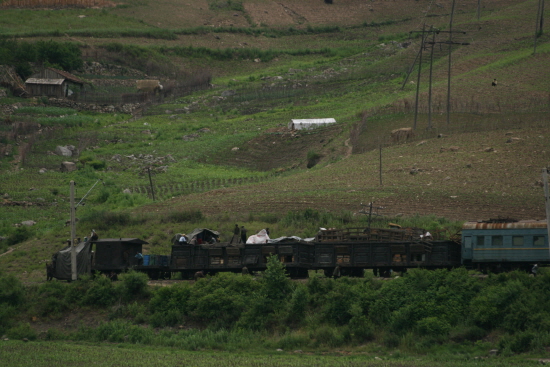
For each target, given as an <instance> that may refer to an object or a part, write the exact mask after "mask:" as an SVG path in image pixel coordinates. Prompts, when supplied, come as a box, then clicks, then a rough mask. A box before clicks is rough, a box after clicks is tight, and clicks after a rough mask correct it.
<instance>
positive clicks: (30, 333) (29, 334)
mask: <svg viewBox="0 0 550 367" xmlns="http://www.w3.org/2000/svg"><path fill="white" fill-rule="evenodd" d="M6 335H7V336H8V338H11V339H23V338H27V339H29V340H36V337H37V334H36V331H35V330H34V329H33V328H32V327H31V325H30V324H29V323H28V322H26V323H20V324H19V325H17V326H15V327H13V328H11V329H9V330H8V331H7V332H6Z"/></svg>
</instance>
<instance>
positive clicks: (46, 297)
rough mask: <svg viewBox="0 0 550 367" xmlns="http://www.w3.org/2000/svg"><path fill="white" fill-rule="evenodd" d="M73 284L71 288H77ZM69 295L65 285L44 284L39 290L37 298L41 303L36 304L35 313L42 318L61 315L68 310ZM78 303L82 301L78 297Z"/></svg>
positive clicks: (57, 283) (56, 283)
mask: <svg viewBox="0 0 550 367" xmlns="http://www.w3.org/2000/svg"><path fill="white" fill-rule="evenodd" d="M76 283H79V282H76ZM76 283H73V284H76ZM73 284H71V285H72V287H70V289H72V288H75V286H74V285H73ZM68 294H69V288H68V287H67V285H66V284H65V283H61V282H47V283H44V284H42V285H41V286H40V288H39V289H38V295H37V297H36V298H37V299H39V300H40V302H37V303H36V311H35V312H37V313H38V314H39V315H41V316H48V315H52V316H57V315H60V314H61V313H62V312H63V311H65V310H66V309H67V308H68V302H67V298H68V297H67V295H68ZM78 301H80V297H78Z"/></svg>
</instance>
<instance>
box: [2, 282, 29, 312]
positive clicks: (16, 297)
mask: <svg viewBox="0 0 550 367" xmlns="http://www.w3.org/2000/svg"><path fill="white" fill-rule="evenodd" d="M24 300H25V288H24V287H23V284H22V283H21V281H19V279H17V278H16V277H15V276H14V275H12V274H8V275H3V276H1V277H0V308H1V307H5V306H6V305H7V306H19V305H21V304H23V301H24Z"/></svg>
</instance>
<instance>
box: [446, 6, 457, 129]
mask: <svg viewBox="0 0 550 367" xmlns="http://www.w3.org/2000/svg"><path fill="white" fill-rule="evenodd" d="M454 14H455V0H453V6H452V8H451V20H450V21H449V69H448V71H447V125H449V124H450V123H451V50H452V49H453V17H454Z"/></svg>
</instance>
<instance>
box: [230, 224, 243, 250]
mask: <svg viewBox="0 0 550 367" xmlns="http://www.w3.org/2000/svg"><path fill="white" fill-rule="evenodd" d="M239 233H240V230H239V225H238V224H235V228H233V236H231V240H230V241H229V244H230V245H231V244H232V243H233V241H235V243H239Z"/></svg>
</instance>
